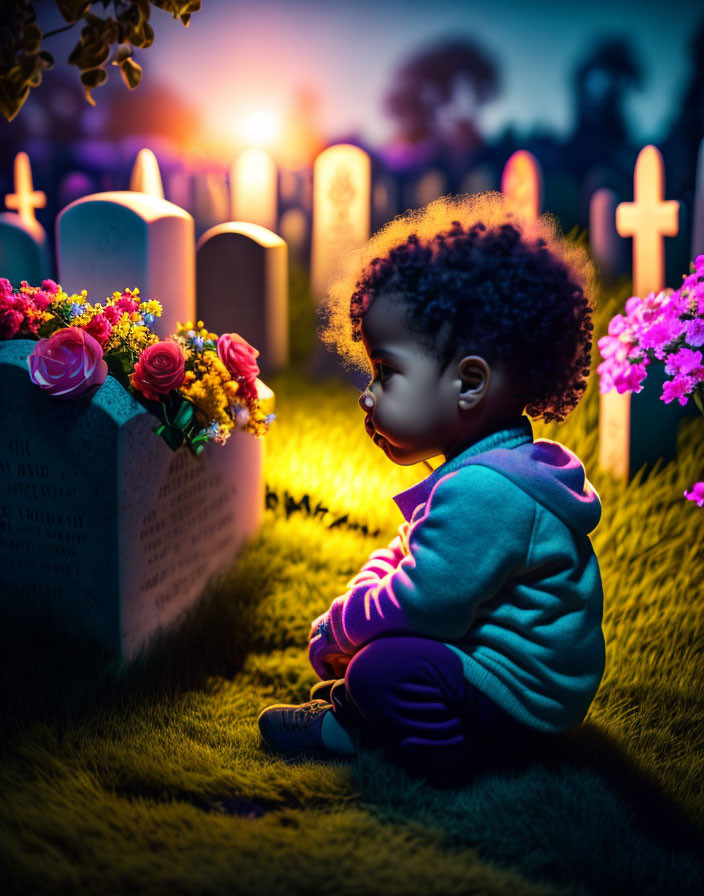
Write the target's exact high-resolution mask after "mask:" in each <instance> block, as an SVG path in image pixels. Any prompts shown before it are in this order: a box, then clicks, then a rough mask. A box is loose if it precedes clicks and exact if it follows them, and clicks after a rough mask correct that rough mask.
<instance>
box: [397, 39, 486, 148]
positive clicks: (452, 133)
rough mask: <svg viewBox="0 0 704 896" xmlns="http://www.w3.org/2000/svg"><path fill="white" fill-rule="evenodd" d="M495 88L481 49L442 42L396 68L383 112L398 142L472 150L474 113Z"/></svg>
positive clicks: (476, 141) (464, 43) (471, 44)
mask: <svg viewBox="0 0 704 896" xmlns="http://www.w3.org/2000/svg"><path fill="white" fill-rule="evenodd" d="M498 90H499V75H498V68H497V65H496V63H495V62H494V60H493V59H492V58H491V57H490V56H489V55H488V54H487V53H486V52H485V50H484V49H483V48H482V47H480V46H479V45H478V44H476V43H474V42H473V41H470V40H466V39H463V40H457V39H448V40H443V41H440V42H438V43H436V44H433V45H431V46H429V47H426V48H424V49H422V50H420V51H418V52H416V53H414V54H413V55H412V56H411V57H410V58H408V59H407V60H406V62H404V63H403V64H402V65H401V66H400V67H399V69H398V70H397V72H396V74H395V77H394V81H393V83H392V85H391V87H390V89H389V90H388V92H387V93H386V95H385V97H384V109H385V111H386V112H387V113H388V114H389V115H390V116H391V117H392V118H393V119H394V120H395V121H396V123H397V127H398V132H397V137H398V138H399V139H400V140H402V141H404V142H407V143H410V144H417V143H421V142H422V141H424V140H428V139H430V140H433V141H435V142H438V143H441V144H446V145H449V146H452V147H456V148H460V149H472V148H474V147H475V146H476V145H477V144H479V143H480V142H481V137H480V135H479V132H478V130H477V128H476V125H475V120H476V114H477V110H478V108H479V107H480V106H481V105H482V104H484V103H486V102H487V101H488V100H490V99H492V98H493V97H494V96H496V95H497V93H498Z"/></svg>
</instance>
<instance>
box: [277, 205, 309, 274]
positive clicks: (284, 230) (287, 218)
mask: <svg viewBox="0 0 704 896" xmlns="http://www.w3.org/2000/svg"><path fill="white" fill-rule="evenodd" d="M279 234H280V235H281V239H283V240H284V241H285V242H286V244H287V245H288V247H289V249H290V251H291V254H292V255H294V256H295V258H297V259H298V261H300V262H301V263H302V262H303V261H304V258H305V253H306V247H307V245H308V218H307V216H306V213H305V212H304V211H303V209H300V208H288V209H286V211H285V212H284V213H283V215H281V219H280V220H279Z"/></svg>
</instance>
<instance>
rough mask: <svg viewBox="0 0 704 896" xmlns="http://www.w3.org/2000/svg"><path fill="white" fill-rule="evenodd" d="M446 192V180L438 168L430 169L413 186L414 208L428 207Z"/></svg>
mask: <svg viewBox="0 0 704 896" xmlns="http://www.w3.org/2000/svg"><path fill="white" fill-rule="evenodd" d="M446 192H447V178H446V177H445V174H444V172H442V171H440V169H439V168H430V169H429V170H428V171H426V172H425V174H424V175H423V176H422V177H421V178H420V180H419V181H418V183H417V184H416V185H415V190H414V193H415V204H414V208H422V207H423V206H424V205H430V203H431V202H434V200H436V199H439V198H440V197H441V196H443V195H444V194H445V193H446Z"/></svg>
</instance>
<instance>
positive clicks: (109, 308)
mask: <svg viewBox="0 0 704 896" xmlns="http://www.w3.org/2000/svg"><path fill="white" fill-rule="evenodd" d="M103 317H104V318H105V320H106V321H107V322H108V323H109V324H111V325H113V326H114V325H115V324H116V323H117V322H118V321H119V320H120V318H121V317H122V312H121V311H120V309H119V308H116V307H115V306H114V305H106V306H105V310H104V311H103Z"/></svg>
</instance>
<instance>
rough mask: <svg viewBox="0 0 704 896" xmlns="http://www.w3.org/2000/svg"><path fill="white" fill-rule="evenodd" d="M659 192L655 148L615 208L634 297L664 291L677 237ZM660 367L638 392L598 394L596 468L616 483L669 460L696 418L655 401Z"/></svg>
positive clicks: (673, 212) (655, 365)
mask: <svg viewBox="0 0 704 896" xmlns="http://www.w3.org/2000/svg"><path fill="white" fill-rule="evenodd" d="M664 188H665V184H664V173H663V163H662V156H661V155H660V152H659V151H658V149H657V148H656V147H655V146H646V147H644V148H643V149H642V150H641V151H640V153H639V155H638V159H637V161H636V165H635V172H634V178H633V195H634V202H622V203H620V204H619V205H618V206H617V208H616V229H617V231H618V233H619V234H620V235H621V236H622V237H626V236H632V237H633V295H635V296H639V297H640V298H645V297H646V296H647V295H648V294H649V293H651V292H656V293H657V292H659V291H660V290H662V289H663V288H664V287H665V274H664V270H665V265H664V257H665V250H664V244H663V236H674V235H675V234H676V233H677V224H678V219H677V213H678V203H677V202H674V201H663V196H664ZM664 367H665V365H664V363H663V362H662V361H658V360H657V359H656V360H654V361H651V363H650V364H649V366H648V374H647V379H646V380H645V382H644V383H643V390H642V391H641V392H636V393H630V392H624V393H622V394H619V393H618V392H617V391H616V389H612V390H611V391H610V392H605V393H600V395H599V399H600V404H599V467H600V468H601V469H602V470H608V471H609V472H611V474H612V475H613V476H614V477H615V478H617V479H621V480H626V481H627V480H628V479H630V478H631V477H632V476H633V475H634V474H635V473H636V472H637V471H638V470H639V469H640V468H641V467H642V466H643V464H644V463H653V462H654V461H656V460H657V459H658V458H662V459H663V460H664V461H665V462H667V461H670V460H673V459H674V458H675V456H676V451H677V425H678V422H679V421H680V420H681V419H682V418H683V417H686V416H696V415H697V414H699V411H698V409H697V407H696V405H695V404H694V402H693V401H689V402H688V403H687V405H685V406H684V407H683V406H681V405H680V404H679V402H678V401H673V402H671V403H670V404H665V403H664V402H663V401H661V399H660V396H661V395H662V385H663V383H664V382H665V379H666V374H665V370H664Z"/></svg>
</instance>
